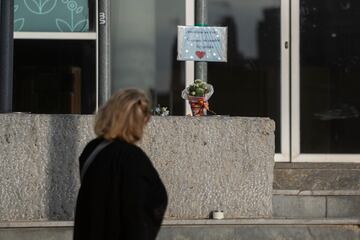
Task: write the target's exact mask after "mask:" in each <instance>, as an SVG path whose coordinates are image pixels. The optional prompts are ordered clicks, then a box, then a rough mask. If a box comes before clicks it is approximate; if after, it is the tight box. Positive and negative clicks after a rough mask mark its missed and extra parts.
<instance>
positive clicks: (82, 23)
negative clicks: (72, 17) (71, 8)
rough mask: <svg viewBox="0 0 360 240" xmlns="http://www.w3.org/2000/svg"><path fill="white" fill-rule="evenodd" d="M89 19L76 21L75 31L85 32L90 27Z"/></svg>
mask: <svg viewBox="0 0 360 240" xmlns="http://www.w3.org/2000/svg"><path fill="white" fill-rule="evenodd" d="M88 25H89V20H87V19H84V20H81V21H79V22H78V23H76V25H75V26H74V28H73V32H84V29H85V30H86V29H88V28H89V27H88Z"/></svg>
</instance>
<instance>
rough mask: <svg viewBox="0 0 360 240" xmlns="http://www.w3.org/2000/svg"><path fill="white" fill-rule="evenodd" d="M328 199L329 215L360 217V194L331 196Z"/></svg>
mask: <svg viewBox="0 0 360 240" xmlns="http://www.w3.org/2000/svg"><path fill="white" fill-rule="evenodd" d="M327 201H328V202H327V217H329V218H345V217H346V218H360V196H329V197H327Z"/></svg>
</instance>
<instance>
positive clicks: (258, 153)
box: [0, 113, 274, 221]
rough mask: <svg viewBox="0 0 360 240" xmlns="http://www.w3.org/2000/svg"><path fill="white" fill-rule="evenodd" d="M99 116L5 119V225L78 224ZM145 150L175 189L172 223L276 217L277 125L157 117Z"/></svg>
mask: <svg viewBox="0 0 360 240" xmlns="http://www.w3.org/2000/svg"><path fill="white" fill-rule="evenodd" d="M92 124H93V116H83V115H34V114H19V113H18V114H17V113H14V114H0V153H1V155H0V221H22V220H65V221H67V220H72V219H73V210H74V206H75V201H76V193H77V190H78V187H79V174H78V163H77V158H78V156H79V154H80V153H81V151H82V149H83V147H84V145H85V144H86V142H87V141H88V140H90V139H91V138H93V137H94V135H93V133H92ZM140 145H141V147H142V148H143V149H144V150H145V151H146V152H147V153H148V155H149V156H150V158H151V159H152V160H153V162H154V165H155V167H156V168H157V169H158V170H159V173H160V175H161V177H162V179H163V180H164V183H165V185H166V187H167V189H168V193H169V198H170V204H169V208H168V211H167V213H166V218H167V219H201V218H207V217H208V216H209V213H210V212H211V211H212V210H215V209H221V210H224V212H225V217H227V218H241V217H246V218H249V217H255V218H260V217H270V216H271V213H272V182H273V166H274V161H273V156H274V122H273V121H271V120H269V119H260V118H240V117H203V118H193V117H154V118H153V119H152V121H151V122H150V124H149V126H148V127H147V129H146V133H145V136H144V139H143V141H142V143H140Z"/></svg>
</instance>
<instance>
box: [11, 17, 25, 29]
mask: <svg viewBox="0 0 360 240" xmlns="http://www.w3.org/2000/svg"><path fill="white" fill-rule="evenodd" d="M24 23H25V19H24V18H19V19H15V21H14V31H17V32H19V31H21V30H22V29H23V27H24Z"/></svg>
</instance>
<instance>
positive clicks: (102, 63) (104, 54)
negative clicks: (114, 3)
mask: <svg viewBox="0 0 360 240" xmlns="http://www.w3.org/2000/svg"><path fill="white" fill-rule="evenodd" d="M98 24H99V28H98V29H99V38H98V41H99V96H98V97H99V106H102V105H104V103H105V102H106V101H107V100H108V99H109V98H110V95H111V64H110V60H111V57H110V0H102V1H99V23H98Z"/></svg>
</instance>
